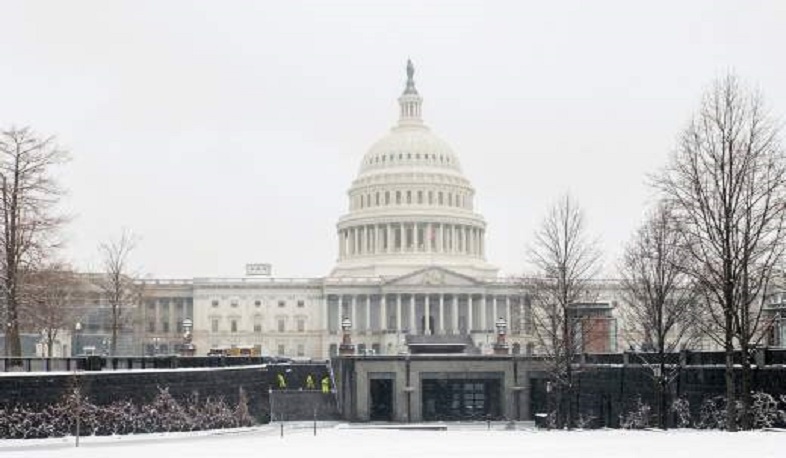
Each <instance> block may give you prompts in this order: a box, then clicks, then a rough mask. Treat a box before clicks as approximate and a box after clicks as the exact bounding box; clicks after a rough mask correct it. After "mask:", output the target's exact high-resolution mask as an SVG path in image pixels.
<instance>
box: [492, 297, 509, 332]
mask: <svg viewBox="0 0 786 458" xmlns="http://www.w3.org/2000/svg"><path fill="white" fill-rule="evenodd" d="M491 304H492V310H493V311H494V314H493V315H491V317H492V318H494V323H491V324H492V325H495V324H496V323H497V320H498V319H499V317H500V314H499V306H498V304H497V295H496V294H495V295H494V296H491ZM505 320H506V321H507V318H505Z"/></svg>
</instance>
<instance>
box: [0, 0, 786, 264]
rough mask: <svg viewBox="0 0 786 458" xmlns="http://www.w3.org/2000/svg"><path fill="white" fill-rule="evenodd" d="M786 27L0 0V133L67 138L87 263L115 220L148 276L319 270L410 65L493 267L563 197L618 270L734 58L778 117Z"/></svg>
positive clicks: (405, 6)
mask: <svg viewBox="0 0 786 458" xmlns="http://www.w3.org/2000/svg"><path fill="white" fill-rule="evenodd" d="M784 24H786V2H783V1H770V2H765V1H736V2H726V1H690V2H688V1H675V2H663V1H661V2H630V1H618V2H601V1H593V2H586V1H575V2H543V1H538V2H524V1H512V2H492V1H478V2H436V1H428V2H425V1H407V0H397V1H392V2H376V1H368V0H361V1H356V2H341V3H334V4H328V2H324V1H315V2H299V1H291V0H287V1H270V2H263V1H254V2H249V1H234V2H231V1H223V0H222V1H211V2H198V1H179V2H178V1H166V2H162V1H139V0H135V1H126V2H121V1H113V2H106V1H93V2H80V1H68V2H63V1H49V2H43V1H41V2H39V1H3V3H2V8H1V9H0V56H2V57H1V58H0V62H1V63H0V126H2V127H8V126H11V125H17V126H23V125H29V126H31V127H33V128H34V129H35V130H37V131H39V132H41V133H42V134H47V135H49V134H52V135H56V136H57V138H58V140H59V143H60V144H61V145H62V146H64V147H66V148H67V149H69V150H70V151H71V154H72V158H73V160H72V161H71V162H70V163H69V164H67V165H66V166H64V167H62V168H61V170H59V171H58V174H59V175H61V177H62V183H63V185H64V186H65V187H66V188H67V189H68V191H69V194H68V196H67V198H66V199H65V201H64V209H65V210H66V211H67V212H69V213H70V214H71V215H73V221H72V223H70V225H69V226H68V228H67V237H66V238H67V243H68V245H67V248H66V249H65V251H64V252H63V257H65V258H66V259H68V260H70V261H72V262H73V263H74V264H75V265H76V266H78V267H79V268H82V269H88V268H92V267H95V266H96V264H97V254H96V247H97V245H98V243H99V242H100V241H102V240H107V239H109V238H111V237H115V236H117V235H118V234H119V233H120V231H121V228H123V227H126V228H129V229H130V230H132V231H133V232H135V233H136V234H138V236H139V237H140V239H141V241H140V244H139V247H138V249H137V250H136V252H135V253H134V263H135V265H136V266H137V267H138V269H139V271H140V272H143V273H145V274H149V275H151V276H156V277H175V278H180V277H186V278H190V277H201V276H221V277H231V276H242V275H243V273H244V265H245V264H246V263H250V262H269V263H272V264H273V271H274V274H275V275H276V276H293V277H303V276H322V275H325V274H327V273H328V272H329V271H330V270H331V268H332V267H333V265H334V263H335V259H336V255H337V252H336V251H337V241H336V235H335V224H336V222H337V220H338V217H339V216H340V215H341V214H342V213H344V212H346V210H347V198H346V191H347V189H348V188H349V186H350V184H351V181H352V180H353V179H354V177H355V175H356V174H357V171H358V168H359V165H360V160H361V158H362V157H363V154H364V153H365V152H366V151H367V149H368V148H369V147H370V146H371V144H372V143H373V142H374V141H375V140H376V139H378V138H379V137H381V136H382V135H384V134H385V133H386V132H387V130H388V129H389V128H390V127H391V126H392V125H393V124H394V122H395V121H396V119H397V114H398V107H397V102H396V98H397V97H398V96H399V94H400V93H401V91H402V90H403V87H404V81H405V73H404V66H405V62H406V59H407V58H408V57H411V58H412V60H413V61H414V62H415V65H416V75H415V77H416V81H417V86H418V89H419V91H420V93H421V95H422V96H423V97H424V107H423V113H424V118H425V120H426V122H427V123H428V125H429V126H430V127H431V128H432V129H433V130H434V131H435V132H436V133H437V134H438V135H440V136H441V137H443V138H444V139H445V140H447V141H448V142H449V143H450V144H451V145H452V147H453V148H454V150H455V151H456V153H457V154H458V156H459V158H460V160H461V161H462V165H463V168H464V172H465V174H466V175H467V177H468V178H469V179H470V180H471V181H472V183H473V184H474V186H475V188H476V191H477V200H476V203H477V205H476V208H477V209H478V210H479V211H480V213H482V214H483V215H484V216H485V218H486V220H487V222H488V225H489V229H488V236H487V246H488V258H489V261H491V262H492V263H493V264H496V265H498V266H499V267H500V268H501V269H502V271H503V272H504V273H509V274H515V273H520V272H522V271H524V270H525V269H527V265H526V263H525V248H526V246H527V244H528V243H529V242H530V241H531V240H532V233H533V231H534V230H535V229H536V227H537V225H538V224H539V223H540V221H541V220H542V218H543V216H544V214H545V212H546V210H547V208H548V207H549V206H550V205H551V204H552V203H553V201H554V200H555V199H556V198H557V197H558V196H559V195H560V194H562V193H564V192H565V191H569V192H571V193H572V194H573V195H574V196H575V197H577V199H578V201H579V203H580V204H581V205H582V206H583V208H584V209H585V212H586V217H587V222H588V227H589V230H590V232H591V233H593V234H595V235H597V236H598V237H599V238H600V241H601V244H602V247H603V249H604V253H605V257H604V259H605V262H606V265H607V271H608V272H613V268H614V266H615V265H616V263H617V258H618V257H619V255H620V253H621V249H622V247H623V245H624V244H625V243H626V242H627V240H628V239H629V238H630V235H631V233H632V232H633V231H634V229H635V228H636V227H637V225H638V224H639V223H640V222H641V220H642V215H643V213H644V211H645V209H646V208H647V206H648V205H649V204H650V203H651V202H652V200H653V196H654V193H653V192H652V190H651V189H650V188H649V187H648V186H647V174H649V173H653V172H655V171H657V170H658V168H659V167H661V166H663V165H664V163H665V162H666V160H667V158H668V156H669V154H670V153H671V151H672V150H673V148H674V145H675V143H676V138H677V135H678V133H679V131H680V129H682V128H683V126H684V125H685V123H686V121H687V120H688V119H689V118H690V116H691V114H692V112H693V111H694V110H695V109H696V107H697V105H698V102H699V99H700V97H701V94H702V92H703V91H704V90H705V89H706V88H707V87H708V86H709V85H710V84H711V82H712V81H713V79H715V78H716V77H717V76H719V75H722V74H724V73H725V72H727V71H729V70H734V71H735V72H736V73H738V74H739V76H740V77H741V78H742V79H743V80H745V81H746V82H747V83H748V84H750V85H753V86H756V87H758V88H760V89H761V90H762V92H763V93H764V96H765V98H766V101H767V103H768V105H769V107H770V109H771V111H772V113H773V114H774V115H775V116H777V117H778V118H779V119H781V120H783V119H784V113H785V112H786V59H784V55H786V54H785V53H786V50H785V48H784V44H786V27H785V26H784Z"/></svg>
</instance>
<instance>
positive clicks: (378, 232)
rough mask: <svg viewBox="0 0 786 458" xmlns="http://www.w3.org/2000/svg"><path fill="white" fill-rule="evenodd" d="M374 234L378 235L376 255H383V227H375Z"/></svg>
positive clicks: (375, 245)
mask: <svg viewBox="0 0 786 458" xmlns="http://www.w3.org/2000/svg"><path fill="white" fill-rule="evenodd" d="M374 234H376V236H377V238H376V242H374V253H382V225H381V224H376V225H374Z"/></svg>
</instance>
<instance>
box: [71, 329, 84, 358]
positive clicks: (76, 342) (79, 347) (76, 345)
mask: <svg viewBox="0 0 786 458" xmlns="http://www.w3.org/2000/svg"><path fill="white" fill-rule="evenodd" d="M81 335H82V323H81V322H79V321H77V322H76V324H75V325H74V351H73V353H74V355H75V356H76V355H81V354H82V345H81V342H80V336H81Z"/></svg>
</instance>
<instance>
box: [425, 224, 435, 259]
mask: <svg viewBox="0 0 786 458" xmlns="http://www.w3.org/2000/svg"><path fill="white" fill-rule="evenodd" d="M435 239H436V237H434V227H433V226H432V224H431V223H427V224H426V252H427V253H431V245H432V243H433V242H434V240H435Z"/></svg>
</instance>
